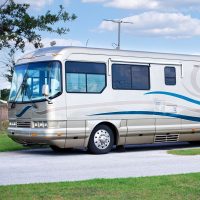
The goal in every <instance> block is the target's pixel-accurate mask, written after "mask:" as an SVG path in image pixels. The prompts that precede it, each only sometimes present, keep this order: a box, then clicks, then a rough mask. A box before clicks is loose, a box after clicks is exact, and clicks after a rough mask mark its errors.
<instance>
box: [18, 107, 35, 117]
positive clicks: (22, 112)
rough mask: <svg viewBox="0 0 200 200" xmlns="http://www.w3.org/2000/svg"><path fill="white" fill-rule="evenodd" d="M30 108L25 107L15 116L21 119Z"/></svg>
mask: <svg viewBox="0 0 200 200" xmlns="http://www.w3.org/2000/svg"><path fill="white" fill-rule="evenodd" d="M31 107H32V106H26V107H25V108H24V109H23V110H22V111H21V112H20V113H19V114H16V116H17V117H21V116H22V115H23V114H24V113H25V112H26V111H27V110H29V109H30V108H31Z"/></svg>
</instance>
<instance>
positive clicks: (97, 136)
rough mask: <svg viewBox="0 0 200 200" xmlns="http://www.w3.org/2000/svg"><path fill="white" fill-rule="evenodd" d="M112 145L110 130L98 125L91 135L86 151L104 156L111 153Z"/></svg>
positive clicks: (112, 137) (112, 139) (112, 138)
mask: <svg viewBox="0 0 200 200" xmlns="http://www.w3.org/2000/svg"><path fill="white" fill-rule="evenodd" d="M113 144H114V136H113V132H112V130H111V129H110V128H109V127H108V126H106V125H99V126H97V127H96V128H95V129H94V130H93V131H92V133H91V136H90V140H89V144H88V150H89V151H90V152H91V153H94V154H105V153H108V152H110V151H111V149H112V147H113Z"/></svg>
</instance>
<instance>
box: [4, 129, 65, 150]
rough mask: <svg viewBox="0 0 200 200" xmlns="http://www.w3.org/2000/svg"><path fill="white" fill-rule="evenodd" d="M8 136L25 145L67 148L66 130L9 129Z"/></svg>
mask: <svg viewBox="0 0 200 200" xmlns="http://www.w3.org/2000/svg"><path fill="white" fill-rule="evenodd" d="M8 136H9V137H10V138H11V139H12V140H14V141H15V142H17V143H20V144H23V145H55V146H58V147H60V148H64V147H65V140H66V129H65V128H60V129H45V128H12V127H9V128H8Z"/></svg>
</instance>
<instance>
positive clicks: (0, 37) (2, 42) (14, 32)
mask: <svg viewBox="0 0 200 200" xmlns="http://www.w3.org/2000/svg"><path fill="white" fill-rule="evenodd" d="M29 7H30V5H29V4H18V3H15V2H14V0H5V2H4V3H3V4H2V5H0V50H1V49H2V48H4V47H6V48H11V50H12V51H13V52H15V51H16V50H21V51H24V48H25V45H26V43H27V42H29V43H31V44H33V45H34V47H35V48H40V47H42V43H41V35H40V34H39V33H38V32H41V31H47V32H50V33H57V34H59V35H62V34H66V33H67V32H69V28H63V27H57V28H54V25H55V24H56V23H57V22H60V21H63V22H67V21H73V20H75V19H76V15H75V14H72V15H70V14H69V13H67V12H66V11H65V10H64V8H63V6H62V5H60V7H59V11H58V13H56V14H52V13H51V12H50V11H49V10H48V11H47V12H46V13H45V14H44V15H40V16H38V17H34V16H31V15H30V14H29V13H28V8H29Z"/></svg>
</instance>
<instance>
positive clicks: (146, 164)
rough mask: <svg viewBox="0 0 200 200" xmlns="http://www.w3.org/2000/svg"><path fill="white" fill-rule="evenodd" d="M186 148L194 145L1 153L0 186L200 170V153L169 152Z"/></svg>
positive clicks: (35, 150)
mask: <svg viewBox="0 0 200 200" xmlns="http://www.w3.org/2000/svg"><path fill="white" fill-rule="evenodd" d="M183 147H188V148H191V146H190V145H188V144H186V143H185V144H184V143H183V144H175V145H167V144H165V145H162V146H161V145H143V146H129V147H127V148H126V151H125V152H118V151H116V150H114V151H112V152H111V153H110V154H106V155H90V154H88V153H87V152H85V151H81V150H73V151H70V152H67V153H65V154H55V153H54V152H52V151H51V150H50V149H34V150H23V151H16V152H6V153H0V185H9V184H23V183H39V182H58V181H77V180H86V179H94V178H116V177H118V178H119V177H140V176H154V175H167V174H180V173H190V172H200V156H174V155H169V154H167V153H166V150H167V149H174V148H183Z"/></svg>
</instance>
